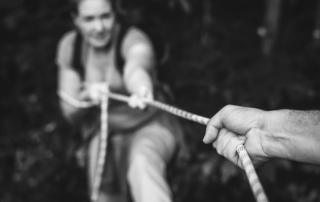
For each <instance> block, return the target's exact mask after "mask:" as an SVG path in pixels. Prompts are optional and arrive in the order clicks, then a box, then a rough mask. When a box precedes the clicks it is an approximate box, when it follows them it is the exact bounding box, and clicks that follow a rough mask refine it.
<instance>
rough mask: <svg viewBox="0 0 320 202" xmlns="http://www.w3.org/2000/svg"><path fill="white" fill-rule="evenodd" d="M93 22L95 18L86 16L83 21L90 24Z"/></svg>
mask: <svg viewBox="0 0 320 202" xmlns="http://www.w3.org/2000/svg"><path fill="white" fill-rule="evenodd" d="M92 20H93V17H92V16H86V17H83V21H85V22H90V21H92Z"/></svg>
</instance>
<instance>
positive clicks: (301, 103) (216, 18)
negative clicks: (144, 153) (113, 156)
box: [0, 0, 320, 202]
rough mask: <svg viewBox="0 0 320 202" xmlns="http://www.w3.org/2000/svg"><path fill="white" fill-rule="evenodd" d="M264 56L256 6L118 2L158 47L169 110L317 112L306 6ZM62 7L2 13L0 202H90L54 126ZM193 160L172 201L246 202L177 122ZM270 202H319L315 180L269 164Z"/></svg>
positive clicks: (305, 172) (203, 0) (21, 0)
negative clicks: (163, 53) (230, 107)
mask: <svg viewBox="0 0 320 202" xmlns="http://www.w3.org/2000/svg"><path fill="white" fill-rule="evenodd" d="M283 4H284V5H283V9H282V13H281V22H280V34H279V36H278V40H277V46H276V48H275V50H274V53H273V54H272V55H271V56H270V57H268V58H266V57H263V56H262V55H261V54H260V50H261V47H260V43H261V38H259V36H258V34H257V28H258V27H259V26H260V25H261V24H262V19H263V13H264V9H265V8H264V2H263V1H254V0H247V1H244V0H232V1H231V0H227V1H214V0H200V1H195V0H162V1H160V0H122V1H120V3H119V7H120V8H121V9H122V12H124V13H125V14H126V15H132V16H135V19H137V21H139V23H144V24H145V25H147V26H146V27H147V28H148V29H149V30H151V31H152V32H153V33H156V34H157V35H158V37H161V38H162V39H163V41H164V42H163V43H166V45H167V47H169V48H168V49H167V51H169V52H168V53H169V54H168V55H169V58H168V59H167V61H166V63H164V64H163V65H162V66H161V67H159V69H158V71H159V77H160V79H161V80H162V81H163V82H165V83H167V84H169V86H170V87H171V90H172V92H173V95H174V99H175V105H176V106H178V107H180V108H182V109H185V110H187V111H190V112H193V113H196V114H199V115H203V116H206V117H211V116H212V115H213V114H214V113H216V112H217V111H218V110H219V109H220V108H221V107H223V106H224V105H226V104H237V105H244V106H250V107H257V108H262V109H266V110H272V109H280V108H294V109H303V110H306V109H319V108H320V102H319V92H320V80H319V73H320V72H319V69H320V58H319V48H318V47H315V46H313V45H312V34H311V33H312V31H313V24H314V16H315V13H314V12H315V4H316V1H315V0H310V1H302V0H291V1H285V2H283ZM66 6H67V5H66V1H63V0H55V1H51V0H1V1H0V10H1V12H0V16H1V18H0V29H1V38H0V51H1V53H2V54H1V56H0V66H1V68H0V78H1V79H0V82H1V85H0V88H1V91H2V92H3V96H2V99H1V100H0V107H1V123H0V126H1V127H0V130H1V133H0V134H1V135H0V187H1V190H0V201H3V202H16V201H17V202H19V201H24V202H26V201H30V202H31V201H32V202H37V201H49V202H50V201H52V202H55V201H70V200H72V201H74V200H77V201H88V197H87V194H86V189H87V187H86V177H85V171H84V170H83V169H82V168H80V167H79V166H77V164H76V162H75V159H74V157H73V148H74V147H75V145H76V144H77V143H78V142H79V140H78V139H79V137H78V136H77V135H70V134H74V133H75V132H74V131H73V130H74V129H73V128H71V127H70V126H68V125H67V124H66V123H65V121H64V120H63V119H62V117H61V114H60V111H59V107H58V98H57V95H56V85H57V84H56V80H57V77H56V72H57V69H56V66H55V64H54V61H55V51H56V45H57V42H58V40H59V38H60V37H61V35H62V34H63V33H64V32H65V31H67V30H68V29H70V28H71V20H70V18H69V16H68V15H67V14H66V11H67V9H66ZM181 122H182V124H183V126H184V129H185V137H186V140H187V143H188V146H189V148H190V151H191V153H192V156H191V158H190V159H189V161H188V162H181V161H179V159H177V162H176V164H175V166H174V168H173V169H172V172H170V173H169V175H168V178H169V181H170V185H171V186H172V189H173V192H174V197H175V200H176V201H177V202H179V201H198V202H201V201H221V202H223V201H235V200H237V201H254V198H253V195H252V193H251V190H250V187H249V184H248V182H247V179H246V177H245V174H244V172H243V171H242V170H240V169H239V168H237V167H235V166H234V165H233V164H231V163H230V162H229V161H227V160H225V159H224V158H222V157H220V156H219V155H217V154H216V152H215V151H214V150H213V149H212V148H211V146H210V145H204V144H203V143H202V141H201V140H202V137H203V135H204V130H205V127H204V126H201V125H198V124H195V123H191V122H189V121H186V120H181ZM258 174H259V176H260V178H261V181H262V184H263V186H264V188H265V190H266V193H267V195H268V196H269V198H270V201H307V202H311V201H320V184H319V177H320V168H319V167H318V166H312V165H307V164H301V163H296V162H291V161H287V160H280V159H276V160H273V161H271V162H270V163H268V164H266V165H265V166H263V167H261V168H259V169H258Z"/></svg>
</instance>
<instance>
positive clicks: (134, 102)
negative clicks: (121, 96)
mask: <svg viewBox="0 0 320 202" xmlns="http://www.w3.org/2000/svg"><path fill="white" fill-rule="evenodd" d="M128 105H129V106H130V107H131V108H137V105H138V104H137V96H136V95H131V96H130V98H129V101H128Z"/></svg>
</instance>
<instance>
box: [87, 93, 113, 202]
mask: <svg viewBox="0 0 320 202" xmlns="http://www.w3.org/2000/svg"><path fill="white" fill-rule="evenodd" d="M106 90H108V88H106ZM108 100H109V99H108V93H106V94H103V95H102V96H101V104H100V106H101V123H100V127H101V131H100V136H99V138H100V141H99V143H100V144H99V154H98V160H97V162H96V170H95V172H94V180H93V184H92V191H91V200H92V201H97V200H98V198H99V189H100V184H101V181H102V177H103V176H102V175H103V168H104V164H105V161H106V156H107V146H108Z"/></svg>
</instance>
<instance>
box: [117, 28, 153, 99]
mask: <svg viewBox="0 0 320 202" xmlns="http://www.w3.org/2000/svg"><path fill="white" fill-rule="evenodd" d="M122 54H123V56H124V59H125V67H124V81H125V84H126V87H127V89H128V91H129V92H130V93H132V94H137V95H141V93H142V92H141V91H142V90H141V88H144V89H146V90H144V91H145V92H144V93H146V91H147V92H148V94H149V95H148V96H150V95H152V93H153V78H152V72H153V71H154V70H153V67H154V65H155V64H154V63H155V61H154V58H155V56H154V51H153V48H152V44H151V42H150V40H149V39H148V38H147V36H146V35H145V34H143V32H142V31H140V30H138V29H135V28H132V29H131V30H129V33H128V34H127V36H126V38H125V40H124V42H123V45H122ZM141 96H145V95H141Z"/></svg>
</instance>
